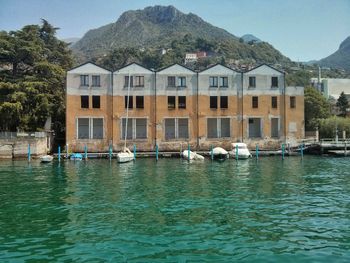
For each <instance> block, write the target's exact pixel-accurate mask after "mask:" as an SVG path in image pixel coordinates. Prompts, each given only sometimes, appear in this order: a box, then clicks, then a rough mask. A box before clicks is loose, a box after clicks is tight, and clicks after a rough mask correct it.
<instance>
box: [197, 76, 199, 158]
mask: <svg viewBox="0 0 350 263" xmlns="http://www.w3.org/2000/svg"><path fill="white" fill-rule="evenodd" d="M196 95H197V105H196V111H197V151H198V149H199V76H198V72H197V94H196Z"/></svg>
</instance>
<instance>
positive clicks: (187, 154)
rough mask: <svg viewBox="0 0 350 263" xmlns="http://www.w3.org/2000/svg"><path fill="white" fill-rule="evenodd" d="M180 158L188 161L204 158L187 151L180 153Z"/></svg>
mask: <svg viewBox="0 0 350 263" xmlns="http://www.w3.org/2000/svg"><path fill="white" fill-rule="evenodd" d="M182 157H183V158H184V159H189V160H204V157H203V156H202V155H200V154H198V153H196V152H192V151H189V150H184V151H183V152H182Z"/></svg>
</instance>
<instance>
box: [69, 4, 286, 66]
mask: <svg viewBox="0 0 350 263" xmlns="http://www.w3.org/2000/svg"><path fill="white" fill-rule="evenodd" d="M130 48H132V49H134V50H135V51H137V52H138V51H143V52H144V53H147V55H141V56H148V57H158V53H160V50H161V49H163V48H164V49H166V50H169V51H170V52H169V54H168V57H172V58H173V59H174V60H173V61H172V62H178V61H179V60H181V62H183V59H184V56H185V52H194V51H210V52H211V53H210V55H211V56H212V57H213V60H214V61H220V60H221V58H224V59H225V60H226V61H227V60H229V59H232V60H242V59H243V60H249V61H254V62H257V63H259V62H265V63H287V62H290V60H289V59H288V58H287V57H285V56H283V55H282V54H281V53H280V52H279V51H278V50H276V49H274V48H273V47H272V46H271V45H270V44H268V43H266V42H259V43H254V42H249V43H246V42H245V41H242V39H239V38H238V37H236V36H234V35H232V34H230V33H229V32H227V31H226V30H224V29H221V28H218V27H215V26H213V25H211V24H209V23H207V22H205V21H204V20H203V19H202V18H200V17H198V16H197V15H195V14H192V13H189V14H184V13H182V12H180V11H179V10H177V9H176V8H175V7H173V6H154V7H147V8H145V9H143V10H136V11H127V12H125V13H123V14H122V15H121V16H120V17H119V19H118V20H117V21H116V22H115V23H111V24H108V25H105V26H102V27H100V28H97V29H93V30H90V31H88V32H87V33H86V34H85V35H84V37H83V38H81V39H80V40H79V41H78V42H76V43H75V44H74V45H73V46H72V49H73V51H74V53H75V54H76V56H77V57H78V60H79V62H84V61H86V60H95V61H96V60H98V59H101V58H102V57H105V56H110V55H111V54H112V53H114V52H119V51H122V50H125V49H130ZM118 50H119V51H118ZM159 59H160V60H162V61H167V60H169V58H167V57H166V58H159ZM141 60H143V59H141ZM152 64H154V65H156V67H161V66H164V63H157V62H156V61H155V62H153V63H152Z"/></svg>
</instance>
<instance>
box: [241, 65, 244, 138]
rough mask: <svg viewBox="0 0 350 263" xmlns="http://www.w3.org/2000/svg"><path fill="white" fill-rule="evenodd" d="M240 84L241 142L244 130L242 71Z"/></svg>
mask: <svg viewBox="0 0 350 263" xmlns="http://www.w3.org/2000/svg"><path fill="white" fill-rule="evenodd" d="M241 85H242V94H241V97H242V98H241V103H242V113H241V142H243V138H244V136H243V130H244V122H243V106H244V96H243V95H244V94H243V72H241Z"/></svg>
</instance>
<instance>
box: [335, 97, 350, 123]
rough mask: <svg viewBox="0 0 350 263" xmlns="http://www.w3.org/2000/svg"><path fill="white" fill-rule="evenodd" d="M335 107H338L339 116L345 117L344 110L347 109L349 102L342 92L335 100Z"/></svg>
mask: <svg viewBox="0 0 350 263" xmlns="http://www.w3.org/2000/svg"><path fill="white" fill-rule="evenodd" d="M336 106H337V107H338V109H339V111H340V114H339V115H340V116H342V117H346V110H347V109H348V108H349V101H348V99H347V98H346V96H345V94H344V91H343V92H342V93H340V96H339V98H338V100H337V103H336Z"/></svg>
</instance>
